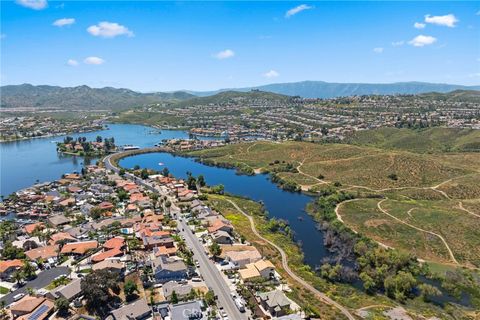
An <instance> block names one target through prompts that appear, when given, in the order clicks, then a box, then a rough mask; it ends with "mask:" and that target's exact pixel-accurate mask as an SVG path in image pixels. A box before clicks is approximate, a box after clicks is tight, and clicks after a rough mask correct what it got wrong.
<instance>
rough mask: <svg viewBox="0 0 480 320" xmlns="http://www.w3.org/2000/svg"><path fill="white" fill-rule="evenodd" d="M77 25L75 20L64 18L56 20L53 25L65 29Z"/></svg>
mask: <svg viewBox="0 0 480 320" xmlns="http://www.w3.org/2000/svg"><path fill="white" fill-rule="evenodd" d="M74 23H75V19H73V18H62V19H58V20H55V21H54V22H53V23H52V25H53V26H55V27H63V26H69V25H71V24H74Z"/></svg>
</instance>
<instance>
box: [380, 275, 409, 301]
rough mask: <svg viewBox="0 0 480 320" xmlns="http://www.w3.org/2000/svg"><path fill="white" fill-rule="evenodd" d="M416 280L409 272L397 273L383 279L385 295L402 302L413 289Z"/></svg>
mask: <svg viewBox="0 0 480 320" xmlns="http://www.w3.org/2000/svg"><path fill="white" fill-rule="evenodd" d="M416 283H417V280H416V279H415V278H414V277H413V275H412V274H411V273H410V272H406V271H399V272H398V274H396V275H392V276H388V277H387V278H385V281H384V283H383V284H384V287H385V291H386V293H387V295H388V296H389V297H391V298H394V299H396V300H398V301H400V302H403V301H404V300H405V299H406V298H407V297H408V296H409V295H410V294H411V291H412V289H413V288H414V287H415V285H416Z"/></svg>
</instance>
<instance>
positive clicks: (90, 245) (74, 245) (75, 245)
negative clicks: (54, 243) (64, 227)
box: [60, 240, 98, 254]
mask: <svg viewBox="0 0 480 320" xmlns="http://www.w3.org/2000/svg"><path fill="white" fill-rule="evenodd" d="M97 247H98V242H97V241H95V240H92V241H84V242H71V243H67V244H65V245H64V246H63V248H62V250H61V251H60V252H61V253H76V254H85V252H87V251H88V250H91V249H96V248H97Z"/></svg>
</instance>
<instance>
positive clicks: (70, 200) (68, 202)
mask: <svg viewBox="0 0 480 320" xmlns="http://www.w3.org/2000/svg"><path fill="white" fill-rule="evenodd" d="M58 204H59V205H61V206H62V207H69V206H73V205H74V204H75V198H67V199H65V200H62V201H60V202H59V203H58Z"/></svg>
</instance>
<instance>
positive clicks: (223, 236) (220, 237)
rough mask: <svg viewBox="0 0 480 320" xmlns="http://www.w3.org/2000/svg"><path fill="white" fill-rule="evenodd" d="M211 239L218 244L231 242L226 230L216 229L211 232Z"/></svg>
mask: <svg viewBox="0 0 480 320" xmlns="http://www.w3.org/2000/svg"><path fill="white" fill-rule="evenodd" d="M212 238H213V241H215V242H216V243H218V244H232V243H233V239H232V237H231V236H230V234H229V233H228V232H225V231H222V230H218V231H215V232H213V233H212Z"/></svg>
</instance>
